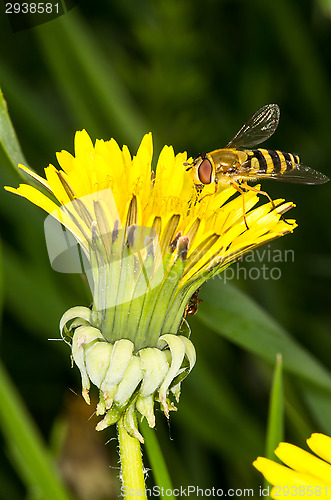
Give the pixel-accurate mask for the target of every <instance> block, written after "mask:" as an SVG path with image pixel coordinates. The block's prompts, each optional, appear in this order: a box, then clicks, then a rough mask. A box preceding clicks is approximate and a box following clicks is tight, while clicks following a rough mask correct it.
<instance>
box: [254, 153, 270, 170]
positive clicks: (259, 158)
mask: <svg viewBox="0 0 331 500" xmlns="http://www.w3.org/2000/svg"><path fill="white" fill-rule="evenodd" d="M252 153H253V156H252V157H251V158H256V159H257V161H258V162H259V170H258V171H257V172H256V173H257V174H265V173H266V172H267V166H268V165H267V160H266V159H265V157H264V154H263V153H261V151H260V150H259V149H252Z"/></svg>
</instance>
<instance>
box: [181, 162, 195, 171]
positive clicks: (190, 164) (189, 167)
mask: <svg viewBox="0 0 331 500" xmlns="http://www.w3.org/2000/svg"><path fill="white" fill-rule="evenodd" d="M183 165H184V167H187V166H188V168H187V169H186V170H185V172H188V171H189V170H191V168H192V165H193V164H192V163H188V162H185V163H183Z"/></svg>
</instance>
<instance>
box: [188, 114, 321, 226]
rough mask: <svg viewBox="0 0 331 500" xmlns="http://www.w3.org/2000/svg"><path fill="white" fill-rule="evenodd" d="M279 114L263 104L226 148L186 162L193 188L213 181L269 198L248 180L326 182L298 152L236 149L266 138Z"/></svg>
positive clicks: (302, 182)
mask: <svg viewBox="0 0 331 500" xmlns="http://www.w3.org/2000/svg"><path fill="white" fill-rule="evenodd" d="M279 116H280V110H279V107H278V106H277V104H267V105H265V106H263V107H262V108H260V109H259V110H258V111H256V113H254V114H253V115H252V116H251V117H250V118H249V120H247V122H246V123H245V124H244V125H243V126H242V127H241V129H240V130H239V131H238V132H237V134H236V135H235V136H234V138H233V139H232V140H231V141H230V142H229V143H228V144H227V145H226V146H225V148H223V149H216V150H215V151H211V152H210V153H204V154H199V155H198V156H197V157H196V158H195V159H194V160H193V162H192V163H191V164H189V163H186V165H189V167H188V169H187V170H191V174H192V178H193V181H194V183H195V186H196V188H197V189H201V188H203V186H204V185H206V184H212V183H215V192H216V191H217V188H218V184H221V185H231V186H233V187H234V188H235V189H236V190H237V191H239V192H240V193H241V194H242V193H243V190H246V191H247V190H253V191H256V192H258V193H260V194H264V195H266V196H267V197H268V198H269V200H270V201H271V202H272V200H271V198H270V197H269V195H268V194H267V193H265V192H264V191H259V190H257V189H254V188H252V187H251V186H248V185H247V181H255V180H257V179H275V180H281V181H284V182H295V183H298V184H323V183H324V182H327V181H328V180H329V178H328V177H327V176H326V175H324V174H322V173H320V172H317V171H316V170H313V169H312V168H309V167H305V166H303V165H301V164H300V159H299V156H297V155H295V154H292V153H285V152H282V151H274V150H270V149H261V148H259V149H244V150H240V149H239V148H252V147H253V146H256V145H257V144H261V143H262V142H264V141H266V140H267V139H269V137H271V136H272V134H273V133H274V132H275V130H276V128H277V126H278V123H279ZM242 188H243V189H242ZM272 203H273V202H272ZM244 219H245V213H244ZM245 223H246V220H245ZM246 226H247V224H246Z"/></svg>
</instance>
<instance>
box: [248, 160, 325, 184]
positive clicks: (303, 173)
mask: <svg viewBox="0 0 331 500" xmlns="http://www.w3.org/2000/svg"><path fill="white" fill-rule="evenodd" d="M243 165H244V164H243ZM290 166H291V165H290ZM245 177H252V178H253V177H254V178H255V179H272V180H276V181H283V182H292V183H294V184H324V183H325V182H328V181H329V180H330V179H329V178H328V177H327V176H326V175H324V174H322V173H321V172H318V171H317V170H314V169H312V168H310V167H306V166H305V165H298V166H297V167H296V168H293V166H292V170H286V171H285V172H284V173H283V174H281V173H280V172H270V173H262V172H261V173H259V172H256V171H255V173H253V172H252V173H250V172H247V173H245Z"/></svg>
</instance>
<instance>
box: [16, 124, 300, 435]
mask: <svg viewBox="0 0 331 500" xmlns="http://www.w3.org/2000/svg"><path fill="white" fill-rule="evenodd" d="M152 155H153V145H152V136H151V134H147V135H145V136H144V138H143V140H142V142H141V144H140V146H139V149H138V151H137V154H136V156H133V157H131V154H130V152H129V150H128V148H127V147H126V146H124V147H123V148H122V149H120V147H119V146H118V144H117V143H116V141H115V140H113V139H111V140H110V141H103V140H97V141H96V143H95V145H93V143H92V141H91V139H90V137H89V136H88V134H87V133H86V131H81V132H77V133H76V137H75V156H72V155H71V154H70V153H68V152H66V151H61V153H58V154H57V160H58V162H59V164H60V167H61V169H57V168H55V167H54V166H53V165H49V166H48V167H47V168H45V177H46V179H43V178H42V177H40V176H38V175H37V174H35V173H34V172H32V171H31V170H29V169H28V168H26V167H24V166H21V169H23V170H24V172H26V174H28V175H29V176H30V177H32V178H33V179H34V181H37V183H38V185H39V187H38V188H37V187H34V186H31V185H27V184H23V185H20V186H19V188H17V189H13V188H7V189H8V190H9V191H12V192H14V193H16V194H19V195H20V196H23V197H25V198H27V199H28V200H30V201H31V202H32V203H34V204H36V205H38V206H40V207H41V208H43V209H44V210H45V211H46V212H48V213H49V214H51V216H52V218H53V220H57V221H58V222H59V223H61V224H62V225H63V226H64V227H66V228H67V230H69V232H70V234H72V235H73V236H74V238H75V240H76V241H77V242H78V245H79V247H80V248H81V249H82V251H83V254H84V259H85V272H86V274H87V277H88V279H89V282H90V285H91V289H92V293H93V305H92V308H91V309H89V308H86V307H76V308H72V309H70V310H69V311H67V313H65V315H64V316H63V318H62V320H61V325H60V329H61V334H62V335H63V338H64V339H65V340H66V341H67V342H68V343H70V345H71V347H72V354H73V358H74V360H75V362H76V364H77V366H78V367H79V369H80V371H81V375H82V384H83V396H84V397H85V399H86V401H87V402H89V395H88V391H89V388H90V381H92V382H93V384H94V385H96V386H97V387H98V388H99V389H100V401H99V404H98V408H97V413H99V414H105V417H104V419H103V420H102V421H101V422H100V423H99V425H98V428H99V429H101V428H104V427H106V426H108V425H110V424H111V423H114V422H116V421H117V420H118V419H119V418H120V416H121V415H122V414H123V412H124V413H125V416H126V418H125V422H126V426H127V429H129V431H130V432H131V433H132V434H134V435H137V436H138V437H139V438H140V439H142V438H141V436H140V435H139V433H138V430H137V429H136V428H135V426H134V424H133V418H132V415H133V414H134V412H135V411H136V410H138V411H139V412H140V413H141V414H142V415H143V416H145V417H146V418H147V420H148V422H149V424H150V425H151V426H153V425H154V411H153V408H154V400H155V399H157V400H158V401H159V402H160V404H161V407H162V408H163V411H164V412H165V414H166V415H168V412H169V410H171V409H175V407H174V403H173V398H175V399H176V400H177V401H178V399H179V395H180V384H181V381H182V380H183V379H184V378H185V377H186V375H187V374H188V373H189V372H190V370H191V369H192V368H193V366H194V363H195V350H194V347H193V344H192V343H191V341H190V340H189V338H188V337H189V328H188V325H187V323H186V321H185V315H186V313H192V312H195V310H196V305H197V298H196V295H197V290H198V289H199V287H200V286H201V285H202V284H203V283H204V282H205V281H206V280H207V279H209V278H211V277H213V276H215V275H217V274H218V273H220V272H221V271H222V270H223V269H225V268H226V267H227V266H228V265H229V264H230V263H231V262H233V261H235V260H237V259H238V258H240V257H241V256H242V255H243V253H245V252H247V251H249V250H252V249H254V248H256V247H257V246H259V245H261V244H263V243H265V242H268V241H270V240H272V239H274V238H277V237H279V236H282V235H284V234H286V233H289V232H291V231H292V230H293V229H294V228H295V227H296V224H295V222H294V221H293V220H287V221H284V220H283V218H282V214H284V213H285V212H286V211H287V210H289V209H290V208H291V207H292V206H293V204H292V203H285V202H284V200H282V199H279V200H275V201H274V204H272V203H266V204H264V205H262V206H259V207H258V208H254V207H255V205H256V204H257V203H258V201H259V198H258V194H257V193H256V192H253V191H248V192H246V193H244V194H243V195H240V196H238V195H237V196H235V195H236V194H237V192H236V190H235V189H234V188H233V187H231V186H229V187H225V188H221V189H219V190H218V191H217V192H216V193H215V189H214V186H204V187H203V189H202V190H201V191H197V189H196V187H195V185H194V183H193V180H192V178H191V176H190V174H189V173H188V172H187V171H186V166H185V163H186V162H187V156H186V153H180V154H177V155H175V154H174V151H173V148H172V147H169V146H165V147H164V148H163V149H162V151H161V153H160V155H159V158H158V161H157V165H156V170H155V175H154V173H153V171H152ZM243 197H244V203H245V214H246V216H245V218H244V216H243V215H244V214H243ZM244 219H245V220H244ZM57 239H58V238H57ZM192 297H193V299H192ZM190 299H191V300H190Z"/></svg>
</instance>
